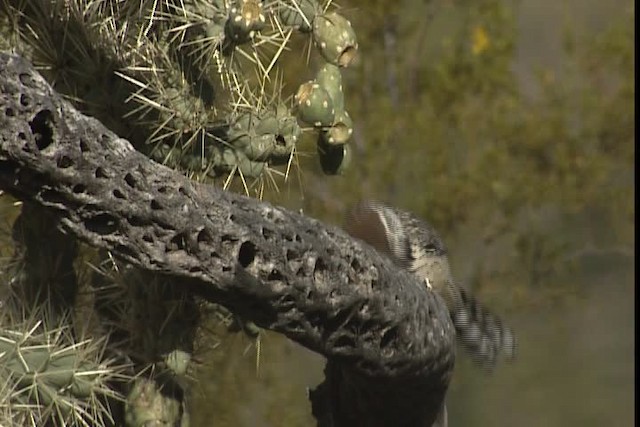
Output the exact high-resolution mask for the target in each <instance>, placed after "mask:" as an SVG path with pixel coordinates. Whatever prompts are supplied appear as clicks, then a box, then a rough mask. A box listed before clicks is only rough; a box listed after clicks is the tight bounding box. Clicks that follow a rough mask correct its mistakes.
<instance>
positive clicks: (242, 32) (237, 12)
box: [225, 0, 266, 44]
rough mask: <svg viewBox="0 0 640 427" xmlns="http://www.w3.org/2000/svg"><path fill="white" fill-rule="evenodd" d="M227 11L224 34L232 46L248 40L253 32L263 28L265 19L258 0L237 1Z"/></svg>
mask: <svg viewBox="0 0 640 427" xmlns="http://www.w3.org/2000/svg"><path fill="white" fill-rule="evenodd" d="M235 3H236V4H235V5H233V6H231V8H230V9H229V17H228V19H227V22H226V24H225V34H226V36H227V37H228V38H229V39H230V40H229V41H230V42H231V43H232V44H240V43H244V42H245V41H247V40H249V39H250V38H251V37H252V36H253V33H254V32H255V31H259V30H261V29H262V28H264V26H265V22H266V18H265V16H264V13H263V11H262V2H261V1H259V0H238V1H236V2H235Z"/></svg>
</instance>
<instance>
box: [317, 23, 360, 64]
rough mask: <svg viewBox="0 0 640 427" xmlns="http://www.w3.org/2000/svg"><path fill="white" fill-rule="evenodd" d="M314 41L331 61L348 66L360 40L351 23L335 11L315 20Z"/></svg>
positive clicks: (322, 53)
mask: <svg viewBox="0 0 640 427" xmlns="http://www.w3.org/2000/svg"><path fill="white" fill-rule="evenodd" d="M313 41H314V42H315V44H316V46H317V47H318V49H319V50H320V54H321V55H322V56H323V57H324V59H326V60H327V61H328V62H329V63H331V64H334V65H338V66H340V67H347V66H348V65H349V64H350V63H351V61H352V60H353V58H354V57H355V55H356V52H357V50H358V42H357V40H356V33H355V31H353V28H352V27H351V23H350V22H349V21H348V20H347V19H345V18H344V17H342V16H340V15H339V14H337V13H335V12H331V13H328V14H326V15H320V16H318V17H316V19H315V20H314V21H313Z"/></svg>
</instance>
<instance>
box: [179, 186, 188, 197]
mask: <svg viewBox="0 0 640 427" xmlns="http://www.w3.org/2000/svg"><path fill="white" fill-rule="evenodd" d="M178 192H179V193H180V194H182V195H183V196H188V195H189V192H188V191H187V190H186V189H185V188H184V187H178Z"/></svg>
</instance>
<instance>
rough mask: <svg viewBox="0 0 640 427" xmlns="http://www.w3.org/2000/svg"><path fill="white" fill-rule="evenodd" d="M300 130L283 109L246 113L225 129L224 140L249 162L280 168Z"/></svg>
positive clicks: (300, 132) (293, 118)
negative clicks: (241, 153) (240, 152)
mask: <svg viewBox="0 0 640 427" xmlns="http://www.w3.org/2000/svg"><path fill="white" fill-rule="evenodd" d="M301 134H302V130H301V129H300V126H298V123H297V121H296V119H295V117H293V116H292V115H291V114H289V110H288V109H287V108H286V107H284V106H283V105H280V106H278V107H277V108H275V109H272V110H267V111H265V112H261V113H254V112H246V113H243V114H241V115H240V116H238V118H237V119H235V121H234V122H233V123H232V124H231V125H230V126H229V127H228V129H227V130H226V135H224V137H223V139H224V140H225V141H227V142H228V143H229V144H230V145H232V146H233V147H234V148H236V149H239V150H241V151H243V152H244V154H245V155H246V157H247V158H248V159H249V160H253V161H260V162H265V161H267V160H269V161H270V163H272V164H279V163H281V162H282V161H286V160H288V159H289V156H290V155H291V153H292V151H293V149H294V147H295V144H296V142H297V141H298V139H299V138H300V135H301Z"/></svg>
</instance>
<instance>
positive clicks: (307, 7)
mask: <svg viewBox="0 0 640 427" xmlns="http://www.w3.org/2000/svg"><path fill="white" fill-rule="evenodd" d="M321 12H322V9H321V8H320V5H319V4H318V2H317V1H316V0H291V1H287V2H283V4H282V5H281V6H280V12H279V16H280V22H282V23H283V24H284V25H286V26H288V27H293V28H295V29H297V30H298V31H301V32H303V33H309V32H311V30H312V29H313V20H314V19H315V18H316V16H317V15H319V14H320V13H321Z"/></svg>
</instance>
